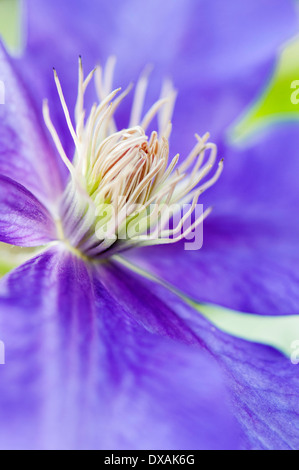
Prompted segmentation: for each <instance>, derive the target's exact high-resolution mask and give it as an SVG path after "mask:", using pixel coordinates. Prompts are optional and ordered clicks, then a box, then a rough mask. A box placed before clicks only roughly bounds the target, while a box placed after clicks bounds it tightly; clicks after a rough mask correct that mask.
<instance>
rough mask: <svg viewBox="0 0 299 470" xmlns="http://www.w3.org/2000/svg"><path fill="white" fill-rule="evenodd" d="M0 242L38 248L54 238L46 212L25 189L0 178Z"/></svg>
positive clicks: (52, 222)
mask: <svg viewBox="0 0 299 470" xmlns="http://www.w3.org/2000/svg"><path fill="white" fill-rule="evenodd" d="M0 188H1V192H0V242H4V243H10V244H11V245H17V246H26V247H32V246H40V245H44V244H46V243H49V242H50V241H53V240H55V239H56V238H57V235H56V228H55V223H54V221H53V219H52V217H51V215H50V214H49V212H48V211H47V209H46V208H45V207H44V206H43V205H42V204H41V203H40V202H39V201H38V200H37V199H36V198H35V197H34V196H33V195H32V194H31V193H30V192H29V191H27V189H26V188H24V186H21V185H20V184H18V183H16V182H15V181H13V180H11V179H10V178H7V177H6V176H1V175H0Z"/></svg>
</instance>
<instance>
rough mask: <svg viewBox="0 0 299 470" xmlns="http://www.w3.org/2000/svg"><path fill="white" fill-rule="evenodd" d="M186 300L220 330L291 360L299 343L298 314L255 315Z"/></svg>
mask: <svg viewBox="0 0 299 470" xmlns="http://www.w3.org/2000/svg"><path fill="white" fill-rule="evenodd" d="M185 300H186V299H185ZM187 301H188V303H189V304H190V305H192V306H193V307H194V308H195V309H196V310H197V311H198V312H199V313H201V314H202V315H203V316H204V317H205V318H207V319H208V320H209V321H210V322H211V323H212V324H213V325H215V326H216V327H217V328H218V329H219V330H221V331H224V332H225V333H228V334H229V335H232V336H236V337H238V338H241V339H245V340H246V341H250V342H253V343H260V344H265V345H268V346H272V347H273V348H275V349H277V350H278V351H280V352H282V353H283V354H285V356H287V357H291V355H292V353H293V352H294V344H295V343H296V342H297V341H299V315H285V316H262V315H253V314H246V313H241V312H236V311H234V310H230V309H227V308H224V307H219V306H218V305H210V304H209V305H208V304H200V303H198V302H194V301H192V300H191V301H190V300H187Z"/></svg>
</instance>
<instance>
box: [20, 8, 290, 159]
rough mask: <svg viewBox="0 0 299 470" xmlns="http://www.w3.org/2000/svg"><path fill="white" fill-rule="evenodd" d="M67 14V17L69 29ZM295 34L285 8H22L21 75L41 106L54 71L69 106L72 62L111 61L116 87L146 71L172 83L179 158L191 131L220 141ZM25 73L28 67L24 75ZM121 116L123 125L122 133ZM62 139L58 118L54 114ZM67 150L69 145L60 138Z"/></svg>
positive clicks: (73, 86) (155, 87)
mask: <svg viewBox="0 0 299 470" xmlns="http://www.w3.org/2000/svg"><path fill="white" fill-rule="evenodd" d="M70 12H72V15H71V20H70ZM296 31H297V17H296V11H295V6H294V3H293V2H292V1H291V0H275V1H273V0H263V1H260V0H246V1H243V2H242V4H240V2H238V0H228V1H226V2H223V1H222V0H213V1H210V0H200V1H198V2H193V1H192V0H188V1H185V0H184V1H182V0H179V1H176V2H172V1H165V2H163V4H161V2H159V1H156V0H155V1H152V2H150V3H145V2H138V1H136V0H127V1H119V0H113V1H111V2H109V3H107V2H104V1H100V2H99V1H96V0H91V1H89V2H85V1H83V0H76V1H75V2H74V1H69V0H63V1H58V0H54V1H44V2H42V3H38V4H37V3H36V2H34V1H32V0H31V1H30V0H29V1H28V44H27V53H26V59H25V61H23V62H22V70H23V72H24V73H25V74H26V75H27V77H30V78H31V79H30V81H31V84H32V87H34V88H33V89H34V91H35V93H36V91H38V95H37V97H38V100H40V99H41V97H48V98H50V99H51V101H53V100H56V99H57V95H56V91H55V86H54V84H53V80H52V74H51V67H52V66H53V65H55V67H57V69H58V71H59V74H60V76H61V78H62V81H63V83H64V85H65V90H66V91H65V93H66V98H67V102H68V103H69V105H70V108H71V109H72V108H73V107H74V104H75V96H74V90H75V89H76V79H77V78H76V66H75V64H76V60H77V57H78V55H79V54H81V55H82V56H83V59H84V63H85V64H86V67H87V68H93V67H94V65H95V63H97V62H98V61H99V60H100V61H101V62H103V61H104V60H106V58H107V57H108V56H109V55H110V54H115V55H116V56H117V59H118V64H117V75H116V83H115V86H119V85H121V86H126V85H127V84H128V83H129V82H131V81H132V80H136V79H137V77H138V74H139V72H140V70H141V69H142V67H144V66H145V65H146V64H147V63H153V64H154V65H155V66H156V68H157V75H156V79H155V82H154V84H153V87H152V93H153V94H157V93H158V86H160V85H159V84H158V81H161V79H162V77H163V76H165V75H167V76H170V77H171V78H172V79H173V80H174V82H175V85H176V86H177V87H178V89H179V92H180V94H179V99H178V103H177V108H176V118H175V120H174V135H173V148H174V151H180V152H182V153H184V152H186V151H187V150H188V149H189V148H190V147H191V145H192V142H193V135H194V132H199V133H204V132H206V131H207V130H208V131H210V132H211V133H212V135H213V138H214V139H216V137H217V136H218V135H219V133H221V132H223V130H224V129H225V128H226V126H227V125H228V124H229V123H231V122H232V120H233V119H235V118H236V117H237V116H238V115H239V113H240V112H241V111H243V110H244V107H245V106H246V105H247V104H248V103H249V102H250V101H251V100H252V98H253V97H255V96H256V95H257V92H258V91H259V90H260V89H261V87H262V86H264V85H265V81H266V80H267V79H268V78H269V77H270V73H271V71H272V67H273V64H274V59H275V56H276V53H277V48H278V46H279V45H280V44H282V42H284V41H286V40H287V39H288V38H290V37H291V36H292V35H293V34H295V32H296ZM28 65H30V67H28ZM127 111H128V109H127V108H126V107H124V108H123V113H122V114H121V116H120V122H121V124H122V125H124V124H125V122H126V120H125V117H124V116H126V117H127ZM56 123H57V124H58V126H59V128H60V130H61V132H62V129H63V128H64V121H63V116H62V114H61V113H59V112H58V113H57V115H56ZM64 144H65V147H66V149H67V151H70V150H71V148H72V146H71V143H70V140H69V139H68V138H67V136H65V139H64Z"/></svg>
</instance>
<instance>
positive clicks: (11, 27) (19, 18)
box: [0, 0, 25, 54]
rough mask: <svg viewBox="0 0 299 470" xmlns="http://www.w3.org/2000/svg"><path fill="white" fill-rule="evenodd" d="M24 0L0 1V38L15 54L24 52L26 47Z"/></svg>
mask: <svg viewBox="0 0 299 470" xmlns="http://www.w3.org/2000/svg"><path fill="white" fill-rule="evenodd" d="M23 19H24V18H23V1H22V0H0V36H1V37H2V39H3V40H4V43H5V44H6V46H7V47H8V49H9V51H10V52H11V53H13V54H19V53H20V52H22V49H23V46H24V36H25V35H24V21H23Z"/></svg>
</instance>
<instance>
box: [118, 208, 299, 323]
mask: <svg viewBox="0 0 299 470" xmlns="http://www.w3.org/2000/svg"><path fill="white" fill-rule="evenodd" d="M263 215H264V214H261V215H260V217H259V218H257V217H250V218H249V217H248V219H247V220H246V217H244V218H242V217H239V218H237V216H236V215H235V214H233V215H231V216H229V215H228V214H226V215H225V216H223V217H222V216H218V217H216V216H214V217H213V218H212V216H210V218H208V219H207V220H206V221H205V222H204V230H203V232H204V241H203V247H202V248H201V249H200V250H198V251H187V250H185V249H184V248H185V247H184V243H181V244H175V245H172V246H165V247H163V252H161V249H159V248H158V247H151V248H143V249H139V250H134V251H132V252H126V258H127V259H129V260H130V261H131V262H133V263H134V264H135V265H137V266H140V267H141V268H143V269H145V270H147V271H149V272H151V273H153V274H155V275H156V276H158V277H160V278H161V279H163V280H165V281H168V282H169V283H170V284H172V285H173V286H175V287H177V288H179V289H180V290H181V291H182V292H184V293H185V294H187V295H190V296H191V297H193V298H194V299H195V300H197V301H199V302H208V303H214V304H219V305H223V306H224V307H227V308H231V309H233V310H237V311H242V312H251V313H257V314H261V315H273V314H277V315H284V314H298V301H299V293H298V289H297V284H298V277H297V275H296V266H297V263H298V262H299V249H298V241H297V240H298V235H297V232H296V231H289V227H288V226H285V225H283V224H282V225H281V224H280V223H279V222H280V221H279V220H278V221H277V223H276V224H274V223H273V222H272V221H270V222H269V221H268V220H267V219H266V218H264V219H263Z"/></svg>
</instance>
